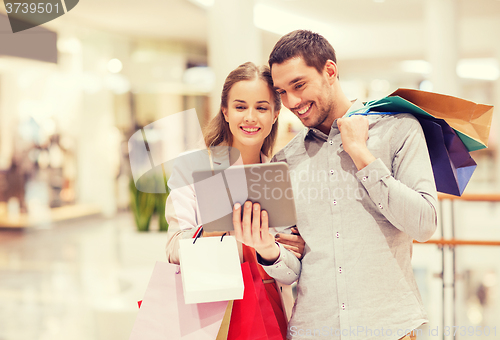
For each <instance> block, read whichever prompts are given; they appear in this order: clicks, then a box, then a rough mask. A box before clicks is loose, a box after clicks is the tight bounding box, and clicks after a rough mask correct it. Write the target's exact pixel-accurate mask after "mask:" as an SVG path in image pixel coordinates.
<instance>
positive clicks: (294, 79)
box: [288, 76, 304, 85]
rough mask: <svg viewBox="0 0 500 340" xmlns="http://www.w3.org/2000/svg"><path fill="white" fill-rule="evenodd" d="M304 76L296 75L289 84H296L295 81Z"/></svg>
mask: <svg viewBox="0 0 500 340" xmlns="http://www.w3.org/2000/svg"><path fill="white" fill-rule="evenodd" d="M303 78H304V77H303V76H298V77H295V78H293V79H292V80H291V81H290V82H289V83H288V85H293V84H295V83H297V82H299V81H301V80H302V79H303Z"/></svg>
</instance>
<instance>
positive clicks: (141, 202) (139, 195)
mask: <svg viewBox="0 0 500 340" xmlns="http://www.w3.org/2000/svg"><path fill="white" fill-rule="evenodd" d="M153 180H154V179H153ZM165 183H166V181H165ZM129 188H130V209H131V210H132V213H133V214H134V219H135V224H136V226H137V230H138V231H149V224H150V222H151V217H152V216H153V215H154V214H155V213H157V214H158V215H159V216H158V217H159V223H160V227H159V230H160V231H168V223H167V220H166V219H165V204H166V201H167V197H168V194H169V193H168V191H167V193H164V194H152V193H147V192H142V191H139V190H137V187H136V186H135V183H134V180H133V179H132V180H131V181H130V185H129Z"/></svg>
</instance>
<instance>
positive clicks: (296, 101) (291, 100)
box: [283, 93, 301, 109]
mask: <svg viewBox="0 0 500 340" xmlns="http://www.w3.org/2000/svg"><path fill="white" fill-rule="evenodd" d="M300 102H301V99H300V97H299V96H296V95H295V94H293V93H287V95H286V103H285V102H284V103H283V105H285V106H286V107H287V108H288V109H295V108H296V107H298V106H299V105H300Z"/></svg>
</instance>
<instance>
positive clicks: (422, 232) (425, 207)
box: [356, 117, 437, 242]
mask: <svg viewBox="0 0 500 340" xmlns="http://www.w3.org/2000/svg"><path fill="white" fill-rule="evenodd" d="M402 121H403V122H404V123H403V124H401V126H399V127H398V128H397V129H396V130H397V131H398V132H402V133H401V135H395V137H394V138H392V139H391V141H390V144H391V148H395V152H394V157H393V159H392V164H391V165H392V169H391V170H392V171H391V170H389V168H388V167H387V165H386V164H384V162H383V161H382V160H381V159H380V158H377V159H376V160H375V161H373V162H372V163H370V164H369V165H368V166H366V167H365V168H363V169H361V170H359V171H358V172H357V173H356V177H357V178H358V180H359V181H360V182H361V183H362V185H363V186H364V188H365V189H366V190H367V192H368V194H369V196H370V198H371V199H372V201H373V203H375V205H376V206H378V209H379V211H380V213H381V214H383V215H384V216H385V218H387V220H388V221H389V222H391V224H393V225H394V226H395V227H396V228H398V229H399V230H401V231H403V232H405V233H406V234H408V235H409V236H410V237H412V238H413V239H415V240H417V241H419V242H425V241H427V240H428V239H429V238H430V237H431V236H432V234H433V233H434V232H435V230H436V228H437V212H436V204H437V192H436V185H435V182H434V175H433V172H432V166H431V162H430V159H429V152H428V150H427V144H426V141H425V136H424V134H423V131H422V128H421V126H420V123H418V121H417V120H416V119H415V118H414V117H411V118H409V117H408V118H404V119H403V120H402Z"/></svg>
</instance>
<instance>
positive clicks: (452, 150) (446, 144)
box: [418, 117, 476, 196]
mask: <svg viewBox="0 0 500 340" xmlns="http://www.w3.org/2000/svg"><path fill="white" fill-rule="evenodd" d="M418 120H419V122H420V125H421V126H422V129H423V131H424V134H425V139H426V142H427V149H428V151H429V157H430V159H431V164H432V171H433V172H434V180H435V182H436V189H437V191H439V192H443V193H447V194H451V195H455V196H461V195H462V193H463V192H464V190H465V187H466V186H467V184H468V183H469V180H470V178H471V176H472V174H473V172H474V170H475V169H476V162H475V161H474V160H473V159H472V157H471V156H470V154H469V152H468V151H467V148H466V147H465V145H464V144H463V142H462V141H461V140H460V138H459V137H458V136H457V134H456V132H455V131H454V130H453V129H452V128H451V127H450V126H449V125H448V124H447V123H446V122H445V121H444V120H442V119H435V118H424V117H419V118H418Z"/></svg>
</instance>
